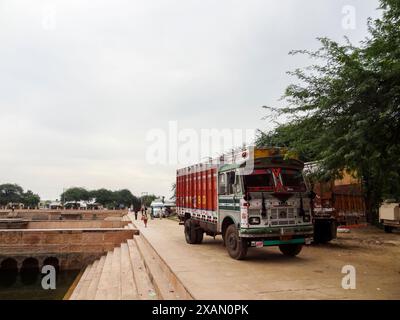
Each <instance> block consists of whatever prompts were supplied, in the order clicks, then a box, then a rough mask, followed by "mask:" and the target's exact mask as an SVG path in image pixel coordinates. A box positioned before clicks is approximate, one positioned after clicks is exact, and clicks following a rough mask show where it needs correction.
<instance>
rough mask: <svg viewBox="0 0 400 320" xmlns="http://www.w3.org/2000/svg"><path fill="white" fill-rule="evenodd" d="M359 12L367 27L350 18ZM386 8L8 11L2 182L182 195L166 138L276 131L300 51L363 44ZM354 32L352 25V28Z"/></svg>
mask: <svg viewBox="0 0 400 320" xmlns="http://www.w3.org/2000/svg"><path fill="white" fill-rule="evenodd" d="M349 5H350V6H353V7H354V8H355V14H356V21H355V28H352V27H351V24H350V25H349V24H346V26H347V27H349V26H350V28H344V27H343V25H342V20H343V18H344V17H345V14H344V13H343V11H342V10H343V8H344V7H345V6H349ZM377 6H378V1H377V0H353V1H350V0H346V1H344V0H276V1H273V0H249V1H244V0H240V1H236V0H179V1H178V0H147V1H145V0H141V1H136V0H126V1H115V0H113V1H111V0H109V1H101V0H96V1H94V0H90V1H89V0H88V1H85V0H64V1H54V0H51V1H50V0H49V1H39V0H36V1H31V0H26V1H20V0H0V90H1V91H0V120H1V125H0V147H1V149H0V183H5V182H12V183H18V184H20V185H21V186H22V187H23V188H24V189H32V190H33V191H34V192H37V193H39V194H40V196H41V197H42V198H43V199H56V198H59V195H60V193H61V192H62V190H63V188H67V187H70V186H83V187H86V188H89V189H94V188H100V187H106V188H110V189H121V188H128V189H130V190H131V191H132V192H133V193H134V194H137V195H140V194H141V192H149V193H156V194H164V195H167V196H168V195H169V193H170V192H169V190H170V186H171V183H172V182H173V181H174V180H175V170H176V168H177V167H179V165H177V164H176V163H172V164H163V165H161V164H150V163H149V162H148V159H147V158H146V152H147V150H148V147H149V141H147V140H146V136H147V135H148V134H149V132H151V130H153V129H155V128H160V129H162V130H164V131H166V132H167V129H168V121H177V123H178V128H180V129H184V128H194V129H196V130H200V129H212V128H214V129H222V128H235V129H257V128H260V129H268V128H271V127H272V126H271V124H268V123H267V122H266V121H263V120H262V117H263V115H264V112H265V111H264V110H263V109H262V108H261V106H262V105H277V104H278V99H279V98H280V97H281V95H282V93H283V91H284V88H285V87H286V86H287V85H288V84H289V83H290V81H291V78H290V77H289V76H287V75H286V73H285V72H286V71H288V70H292V69H293V68H295V67H301V66H305V65H307V64H308V62H307V60H306V59H305V58H304V57H301V56H296V57H292V56H288V54H287V53H288V52H289V51H290V50H292V49H311V48H316V47H317V46H318V43H317V42H316V40H315V38H316V37H319V36H328V37H330V38H333V39H334V40H338V41H342V39H343V36H345V35H346V36H348V37H349V38H350V39H351V40H352V41H354V42H358V41H359V40H361V39H363V38H364V37H365V36H366V35H367V28H366V19H367V17H369V16H372V17H376V16H377V15H378V13H377V12H376V11H375V9H376V7H377ZM346 21H347V20H346Z"/></svg>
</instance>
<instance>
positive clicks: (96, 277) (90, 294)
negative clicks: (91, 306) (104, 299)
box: [83, 256, 106, 300]
mask: <svg viewBox="0 0 400 320" xmlns="http://www.w3.org/2000/svg"><path fill="white" fill-rule="evenodd" d="M105 261H106V256H102V257H101V258H100V259H99V262H98V264H97V267H96V268H95V269H94V273H93V276H92V280H91V281H90V284H89V287H88V290H87V292H86V297H85V298H83V300H93V299H94V298H95V296H96V291H97V286H98V285H99V281H100V276H101V273H102V271H103V267H104V263H105Z"/></svg>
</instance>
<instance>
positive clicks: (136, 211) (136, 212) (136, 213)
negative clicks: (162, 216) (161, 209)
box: [135, 209, 139, 220]
mask: <svg viewBox="0 0 400 320" xmlns="http://www.w3.org/2000/svg"><path fill="white" fill-rule="evenodd" d="M138 213H139V212H138V210H137V209H135V220H137V216H138Z"/></svg>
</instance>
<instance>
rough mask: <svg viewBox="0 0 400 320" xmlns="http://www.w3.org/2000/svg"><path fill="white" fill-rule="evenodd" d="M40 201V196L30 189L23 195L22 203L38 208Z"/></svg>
mask: <svg viewBox="0 0 400 320" xmlns="http://www.w3.org/2000/svg"><path fill="white" fill-rule="evenodd" d="M39 202H40V197H39V195H37V194H34V193H33V192H32V191H31V190H28V191H27V192H25V193H24V194H23V195H22V203H23V204H24V205H25V207H28V208H36V207H37V206H38V204H39Z"/></svg>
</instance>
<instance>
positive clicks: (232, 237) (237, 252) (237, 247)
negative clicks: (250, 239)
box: [225, 224, 247, 260]
mask: <svg viewBox="0 0 400 320" xmlns="http://www.w3.org/2000/svg"><path fill="white" fill-rule="evenodd" d="M225 245H226V248H227V249H228V253H229V255H230V256H231V257H232V258H233V259H236V260H242V259H244V257H245V256H246V254H247V241H245V240H244V239H241V238H240V237H239V234H238V231H237V230H236V227H235V225H234V224H231V225H230V226H229V227H228V229H226V232H225Z"/></svg>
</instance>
